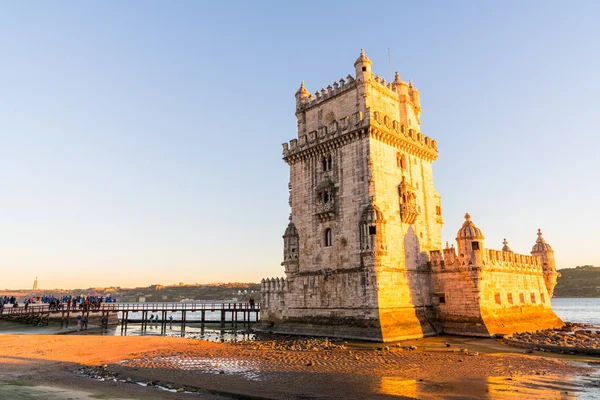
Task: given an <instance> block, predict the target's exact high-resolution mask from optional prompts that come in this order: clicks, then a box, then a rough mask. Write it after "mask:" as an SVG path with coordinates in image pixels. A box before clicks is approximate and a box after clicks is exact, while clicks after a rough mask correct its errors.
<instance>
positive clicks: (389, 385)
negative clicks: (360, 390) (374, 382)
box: [379, 376, 419, 399]
mask: <svg viewBox="0 0 600 400" xmlns="http://www.w3.org/2000/svg"><path fill="white" fill-rule="evenodd" d="M379 393H381V394H391V395H399V396H404V397H410V398H413V399H418V398H419V396H418V395H417V381H416V380H415V379H402V378H398V377H395V376H382V377H381V382H380V387H379Z"/></svg>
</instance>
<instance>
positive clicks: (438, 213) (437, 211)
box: [435, 206, 442, 216]
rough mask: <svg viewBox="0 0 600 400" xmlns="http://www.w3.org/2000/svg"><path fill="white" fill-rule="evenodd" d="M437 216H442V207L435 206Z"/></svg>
mask: <svg viewBox="0 0 600 400" xmlns="http://www.w3.org/2000/svg"><path fill="white" fill-rule="evenodd" d="M435 215H437V216H440V215H442V207H440V206H435Z"/></svg>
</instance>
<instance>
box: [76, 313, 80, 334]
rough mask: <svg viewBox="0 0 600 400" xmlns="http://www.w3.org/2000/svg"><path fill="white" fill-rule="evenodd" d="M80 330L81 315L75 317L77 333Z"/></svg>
mask: <svg viewBox="0 0 600 400" xmlns="http://www.w3.org/2000/svg"><path fill="white" fill-rule="evenodd" d="M80 330H81V315H78V316H77V332H79V331H80Z"/></svg>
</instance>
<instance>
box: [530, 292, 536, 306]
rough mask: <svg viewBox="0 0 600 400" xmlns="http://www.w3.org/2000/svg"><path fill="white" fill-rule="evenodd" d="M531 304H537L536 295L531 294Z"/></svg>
mask: <svg viewBox="0 0 600 400" xmlns="http://www.w3.org/2000/svg"><path fill="white" fill-rule="evenodd" d="M531 303H532V304H535V293H531Z"/></svg>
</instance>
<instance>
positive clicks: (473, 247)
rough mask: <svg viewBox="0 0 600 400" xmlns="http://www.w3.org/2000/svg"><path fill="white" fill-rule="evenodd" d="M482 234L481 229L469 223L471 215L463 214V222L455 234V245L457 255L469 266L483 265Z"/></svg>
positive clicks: (471, 222)
mask: <svg viewBox="0 0 600 400" xmlns="http://www.w3.org/2000/svg"><path fill="white" fill-rule="evenodd" d="M483 239H485V237H484V236H483V233H481V229H479V228H478V227H476V226H475V224H474V223H473V221H471V215H470V214H469V213H466V214H465V222H464V223H463V225H462V227H461V228H460V229H459V230H458V232H457V234H456V243H458V254H460V256H462V257H463V260H464V261H465V262H466V263H467V264H469V265H477V266H482V265H483V254H484V252H483V249H484V247H483Z"/></svg>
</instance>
